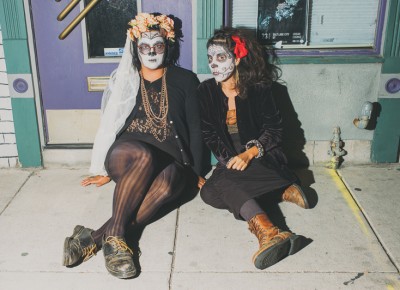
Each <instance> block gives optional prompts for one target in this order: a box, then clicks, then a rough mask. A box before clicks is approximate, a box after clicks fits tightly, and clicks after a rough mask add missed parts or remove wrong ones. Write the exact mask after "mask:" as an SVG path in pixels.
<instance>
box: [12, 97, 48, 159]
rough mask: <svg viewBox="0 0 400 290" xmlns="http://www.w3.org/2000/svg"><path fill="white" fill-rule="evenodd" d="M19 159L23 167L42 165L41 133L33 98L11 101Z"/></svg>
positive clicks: (13, 99)
mask: <svg viewBox="0 0 400 290" xmlns="http://www.w3.org/2000/svg"><path fill="white" fill-rule="evenodd" d="M11 105H12V111H13V117H14V127H15V135H16V139H17V149H18V158H19V161H20V163H21V164H22V166H23V167H37V166H41V165H42V160H41V155H40V142H39V137H38V136H39V131H38V127H37V123H36V110H35V102H34V99H33V98H12V99H11Z"/></svg>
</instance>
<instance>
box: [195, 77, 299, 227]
mask: <svg viewBox="0 0 400 290" xmlns="http://www.w3.org/2000/svg"><path fill="white" fill-rule="evenodd" d="M199 91H200V103H201V113H202V131H203V137H205V141H206V144H207V146H209V148H210V149H211V151H213V153H214V155H215V156H216V157H217V159H218V161H219V162H218V164H217V165H216V168H215V169H214V171H213V173H212V175H211V177H210V178H209V179H208V180H207V182H206V183H205V185H204V186H203V188H202V189H201V192H200V194H201V197H202V199H203V200H204V202H206V203H207V204H209V205H211V206H213V207H216V208H220V209H227V210H229V211H230V212H232V213H233V214H234V216H235V218H237V219H242V217H241V216H240V213H239V212H240V208H241V207H242V205H243V204H244V203H245V202H246V201H248V200H249V199H253V198H257V197H259V196H261V195H264V194H268V193H270V192H273V191H275V190H278V189H284V188H286V187H287V186H289V185H291V184H292V183H294V182H296V181H297V177H296V175H295V174H294V173H293V172H291V171H290V170H289V169H288V168H287V164H286V158H285V156H284V154H283V152H282V149H281V146H280V145H281V144H280V143H281V130H282V128H281V124H282V120H281V117H280V114H279V112H278V111H277V109H276V107H275V104H274V102H273V99H272V95H271V91H270V88H269V87H267V86H262V87H260V88H254V89H252V90H250V91H249V97H248V98H247V99H245V100H242V99H240V98H239V97H236V99H235V102H236V111H237V120H238V123H237V124H238V133H233V134H230V133H229V131H228V127H227V125H226V122H225V120H226V112H227V110H228V103H227V99H228V98H227V97H226V96H225V94H224V93H223V92H222V89H221V88H220V87H219V86H218V85H217V84H216V83H215V80H214V79H211V80H207V81H205V82H203V83H202V84H201V85H200V87H199ZM256 108H257V109H256ZM244 130H245V132H244ZM251 132H258V135H257V136H255V135H253V136H251V135H250V134H251ZM254 134H256V133H254ZM266 136H268V137H269V138H265V137H266ZM253 139H257V140H259V141H260V142H261V144H262V145H263V147H264V150H265V153H264V157H262V158H259V159H256V158H254V159H253V160H252V161H251V163H250V164H249V166H248V167H247V168H246V169H245V170H244V171H239V170H233V169H227V168H226V163H227V162H228V160H229V159H230V158H231V157H233V156H236V155H238V154H239V153H241V152H244V151H245V144H246V143H247V142H248V141H250V140H253Z"/></svg>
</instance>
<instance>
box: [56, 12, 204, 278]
mask: <svg viewBox="0 0 400 290" xmlns="http://www.w3.org/2000/svg"><path fill="white" fill-rule="evenodd" d="M129 25H130V29H129V30H128V33H127V41H126V44H125V48H124V53H123V56H122V59H121V62H120V64H119V66H118V69H117V70H116V72H115V73H113V74H112V76H111V78H110V82H109V86H108V88H107V89H106V90H105V92H104V95H103V100H102V117H101V122H100V127H99V129H98V132H97V134H96V138H95V141H94V145H93V152H92V162H91V167H90V171H91V173H92V174H94V176H91V177H88V178H85V179H84V180H83V181H82V185H83V186H87V185H89V184H94V185H96V186H101V185H103V184H105V183H107V182H109V181H110V180H113V181H114V182H115V183H116V185H115V189H114V197H113V206H112V216H111V218H110V219H109V220H108V221H107V222H106V223H105V224H104V225H103V226H102V227H100V228H99V229H97V230H96V231H94V230H92V229H90V228H86V227H84V226H80V225H78V226H76V227H75V229H74V231H73V234H72V236H70V237H67V238H66V239H65V242H64V253H63V264H64V265H65V266H69V267H70V266H75V265H78V264H80V263H81V262H83V261H86V260H88V259H89V258H90V257H92V256H93V255H95V254H96V253H97V252H98V251H99V250H100V249H102V250H103V254H104V258H105V264H106V268H107V270H108V271H109V272H110V273H111V274H112V275H114V276H116V277H118V278H130V277H133V276H135V275H136V268H135V265H134V263H133V255H134V253H133V251H132V250H131V249H130V248H129V247H128V245H127V244H126V240H125V234H126V231H127V229H128V228H129V227H130V226H137V225H141V226H143V225H146V223H148V222H149V221H150V219H151V218H152V217H154V215H155V214H156V213H157V211H158V210H159V209H160V207H161V206H163V205H165V204H166V203H168V202H170V201H171V200H173V199H175V198H176V197H177V196H179V195H180V194H181V193H182V192H183V190H184V188H185V187H186V186H188V185H189V186H190V185H197V186H198V187H199V188H200V187H201V186H202V185H203V184H204V182H205V180H204V178H203V177H202V176H204V175H205V173H206V172H207V170H208V169H209V168H208V166H207V162H203V160H205V159H204V158H203V157H204V153H203V146H202V144H203V143H202V139H201V129H200V112H199V103H198V97H197V90H196V89H197V87H198V84H199V81H198V79H197V77H196V75H195V74H194V73H192V72H190V71H188V70H185V69H183V68H179V67H177V66H176V65H175V64H176V63H177V60H178V57H179V43H178V40H179V39H178V36H176V35H175V34H176V32H177V31H176V30H175V29H174V21H173V20H172V18H171V17H168V16H166V15H161V14H155V13H154V14H148V13H140V14H138V15H137V16H136V17H135V19H133V20H132V21H131V22H130V23H129ZM208 159H209V158H208Z"/></svg>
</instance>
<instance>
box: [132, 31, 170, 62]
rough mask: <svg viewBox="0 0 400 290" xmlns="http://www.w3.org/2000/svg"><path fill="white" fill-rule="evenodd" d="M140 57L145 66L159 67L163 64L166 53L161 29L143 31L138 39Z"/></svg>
mask: <svg viewBox="0 0 400 290" xmlns="http://www.w3.org/2000/svg"><path fill="white" fill-rule="evenodd" d="M137 46H138V52H139V59H140V62H141V63H142V65H143V66H145V67H147V68H149V69H157V68H159V67H161V66H162V64H163V61H164V55H165V42H164V38H163V37H162V36H161V33H160V32H159V31H150V32H144V33H142V36H141V38H140V39H139V40H138V44H137Z"/></svg>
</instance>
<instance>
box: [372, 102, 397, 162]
mask: <svg viewBox="0 0 400 290" xmlns="http://www.w3.org/2000/svg"><path fill="white" fill-rule="evenodd" d="M378 101H379V104H380V106H381V110H380V114H379V118H378V123H377V127H376V129H375V132H374V140H373V142H372V150H371V160H372V161H373V162H390V163H393V162H397V161H398V157H399V141H400V113H399V112H400V99H389V98H380V99H379V100H378Z"/></svg>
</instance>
